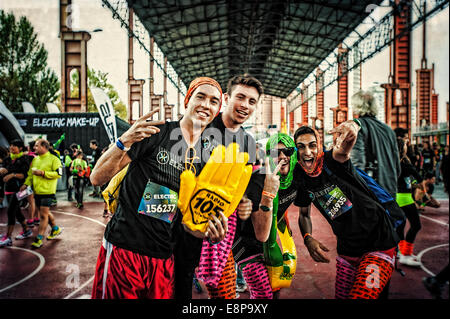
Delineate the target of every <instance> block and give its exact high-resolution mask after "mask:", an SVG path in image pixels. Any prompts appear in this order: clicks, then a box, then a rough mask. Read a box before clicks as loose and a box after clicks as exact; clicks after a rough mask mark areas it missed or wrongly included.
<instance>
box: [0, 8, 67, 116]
mask: <svg viewBox="0 0 450 319" xmlns="http://www.w3.org/2000/svg"><path fill="white" fill-rule="evenodd" d="M0 43H1V45H0V100H2V101H3V103H4V104H5V105H6V106H7V107H8V108H9V109H10V110H11V111H12V112H21V111H22V102H25V101H27V102H30V103H31V104H33V105H34V107H35V109H36V111H37V112H47V107H46V103H48V102H53V101H55V100H56V98H57V96H58V91H59V89H60V83H59V80H58V77H57V76H56V74H55V72H54V71H53V70H51V69H50V68H49V67H48V65H47V57H48V53H47V50H45V48H44V45H43V44H41V43H39V41H38V40H37V34H36V33H35V32H34V28H33V26H32V25H31V23H30V22H29V21H28V20H27V18H26V17H21V18H20V19H19V21H16V18H15V16H14V15H13V14H12V13H5V12H4V11H3V10H0Z"/></svg>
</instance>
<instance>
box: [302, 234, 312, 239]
mask: <svg viewBox="0 0 450 319" xmlns="http://www.w3.org/2000/svg"><path fill="white" fill-rule="evenodd" d="M308 236H310V237H311V234H310V233H306V234H305V236H303V240H306V238H307V237H308Z"/></svg>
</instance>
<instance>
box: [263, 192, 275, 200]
mask: <svg viewBox="0 0 450 319" xmlns="http://www.w3.org/2000/svg"><path fill="white" fill-rule="evenodd" d="M262 195H263V196H267V197H269V198H271V199H274V198H275V197H276V196H277V195H275V194H272V193H269V192H266V191H263V192H262Z"/></svg>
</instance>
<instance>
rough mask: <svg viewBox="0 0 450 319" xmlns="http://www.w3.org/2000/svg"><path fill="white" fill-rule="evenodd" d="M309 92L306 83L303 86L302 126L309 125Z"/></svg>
mask: <svg viewBox="0 0 450 319" xmlns="http://www.w3.org/2000/svg"><path fill="white" fill-rule="evenodd" d="M307 100H308V91H307V88H306V86H305V83H303V84H302V92H301V103H302V125H308V111H309V110H308V101H307Z"/></svg>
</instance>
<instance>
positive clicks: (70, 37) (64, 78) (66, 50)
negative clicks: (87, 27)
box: [59, 0, 91, 112]
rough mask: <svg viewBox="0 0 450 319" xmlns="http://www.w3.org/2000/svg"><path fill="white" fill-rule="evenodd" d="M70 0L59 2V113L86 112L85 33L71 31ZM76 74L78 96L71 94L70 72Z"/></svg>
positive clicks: (87, 37)
mask: <svg viewBox="0 0 450 319" xmlns="http://www.w3.org/2000/svg"><path fill="white" fill-rule="evenodd" d="M71 5H72V0H60V1H59V37H60V38H61V112H86V111H87V42H88V41H89V40H90V39H91V35H90V34H89V32H86V31H72V28H71V23H70V21H71V19H72V17H71V16H70V14H69V13H70V12H71V8H70V6H71ZM73 71H75V72H77V73H78V80H79V87H78V94H77V95H74V94H73V92H71V87H70V78H71V74H72V72H73Z"/></svg>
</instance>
